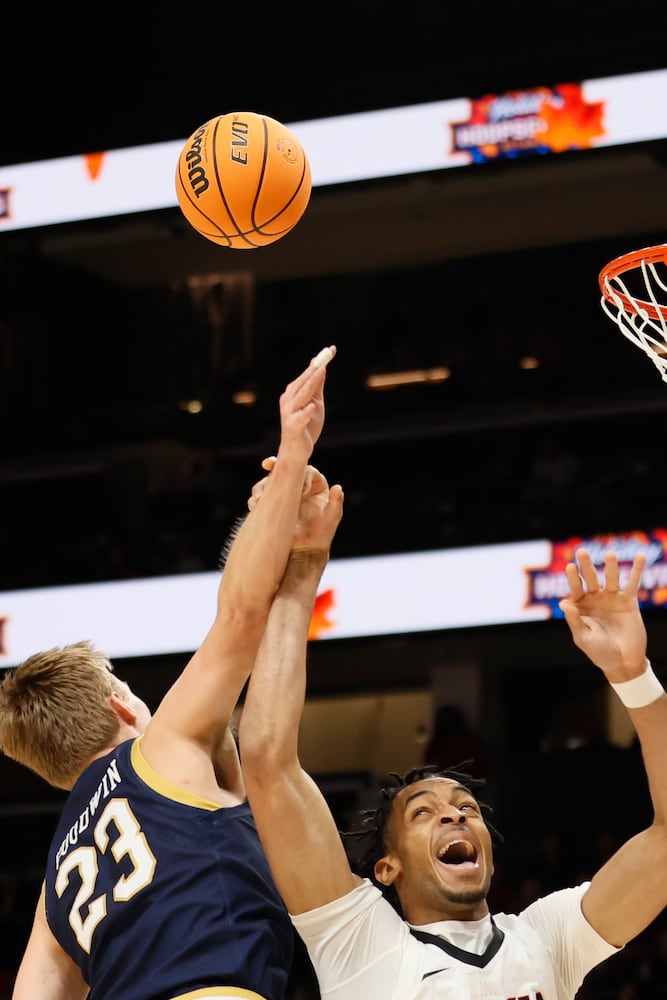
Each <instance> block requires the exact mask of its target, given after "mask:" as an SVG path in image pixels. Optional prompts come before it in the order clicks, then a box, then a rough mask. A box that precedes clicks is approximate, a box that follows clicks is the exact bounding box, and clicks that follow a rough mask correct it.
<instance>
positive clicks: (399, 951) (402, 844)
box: [239, 461, 667, 1000]
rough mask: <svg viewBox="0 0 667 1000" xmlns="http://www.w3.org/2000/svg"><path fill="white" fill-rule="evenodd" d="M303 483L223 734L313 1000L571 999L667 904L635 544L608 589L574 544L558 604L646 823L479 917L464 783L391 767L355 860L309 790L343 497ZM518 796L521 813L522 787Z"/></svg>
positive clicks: (488, 845) (482, 836) (484, 864)
mask: <svg viewBox="0 0 667 1000" xmlns="http://www.w3.org/2000/svg"><path fill="white" fill-rule="evenodd" d="M265 468H266V469H267V470H270V468H271V464H270V461H268V462H267V463H266V464H265ZM265 482H266V480H264V481H262V482H260V483H258V484H256V486H255V488H254V489H253V494H252V496H251V498H250V500H249V506H250V507H253V506H254V505H256V504H257V503H258V502H261V494H262V489H263V486H264V484H265ZM314 483H315V484H316V485H315V491H314V493H313V495H312V496H311V497H310V498H309V500H308V502H307V503H304V502H303V501H302V509H301V513H300V518H299V525H298V528H297V534H296V537H295V540H294V547H293V551H292V555H291V557H290V561H289V563H288V568H287V572H286V575H285V577H284V579H283V583H282V585H281V588H280V590H279V591H278V594H277V596H276V597H275V599H274V602H273V606H272V609H271V612H270V615H269V621H268V627H267V631H266V633H265V636H264V640H263V644H262V646H261V647H260V653H259V657H258V659H257V662H256V664H255V668H254V670H253V673H252V675H251V680H250V685H249V689H248V693H247V697H246V701H245V706H244V710H243V715H242V718H241V726H240V734H239V736H240V750H241V759H242V765H243V770H244V778H245V782H246V790H247V793H248V797H249V800H250V803H251V805H252V809H253V813H254V815H255V819H256V823H257V829H258V832H259V835H260V839H261V840H262V843H263V846H264V849H265V852H266V854H267V857H268V860H269V864H270V866H271V868H272V871H273V875H274V879H275V881H276V884H277V886H278V889H279V891H280V893H281V894H282V896H283V899H284V900H285V903H286V905H287V908H288V910H289V913H290V915H291V918H292V921H293V923H294V925H295V927H296V929H297V931H298V933H299V934H300V936H301V938H302V939H303V941H304V942H305V945H306V947H307V950H308V954H309V956H310V959H311V961H312V964H313V968H314V970H315V973H316V975H317V978H318V983H319V988H320V992H321V996H322V998H323V1000H427V998H430V1000H490V998H493V1000H506V998H507V1000H513V998H518V997H520V998H521V1000H573V998H574V997H575V995H576V993H577V991H578V989H579V987H580V986H581V984H582V982H583V980H584V978H585V977H586V975H587V974H588V973H589V972H590V971H591V970H592V969H593V968H594V967H595V966H597V965H599V964H600V963H601V962H603V961H604V960H606V959H607V958H609V957H610V956H612V955H615V954H616V953H617V952H618V951H619V950H620V949H621V948H623V946H624V945H625V944H627V943H628V942H629V941H631V940H632V939H633V938H635V937H636V936H637V935H638V934H640V933H641V932H642V931H643V930H644V929H645V928H647V927H648V925H649V924H650V923H651V922H652V921H653V920H654V919H655V918H656V917H657V916H658V914H659V913H660V912H661V911H662V910H663V908H664V907H665V905H666V904H667V879H665V878H664V877H663V874H662V873H664V872H665V871H666V870H667V867H666V866H667V827H666V825H665V819H666V816H667V739H665V733H667V696H666V695H665V692H664V690H663V688H662V685H661V684H660V682H659V681H658V679H657V678H656V676H655V675H654V673H653V671H652V669H651V666H650V663H649V662H648V660H647V658H646V645H647V637H646V631H645V627H644V622H643V620H642V617H641V613H640V610H639V603H638V599H637V593H638V587H639V583H640V577H641V572H642V569H643V566H644V556H643V554H639V555H637V557H636V558H635V560H634V563H633V565H632V569H631V571H630V573H629V576H628V578H627V581H625V580H624V581H623V583H622V584H621V579H620V574H619V565H618V562H617V559H616V556H615V555H614V554H613V553H612V552H608V553H606V558H605V582H604V584H603V585H601V584H600V583H599V581H598V576H597V572H596V570H595V567H594V565H593V563H592V561H591V558H590V555H589V554H588V552H587V551H585V550H583V549H580V550H579V551H578V553H577V562H578V566H577V564H575V563H570V564H569V565H568V566H567V570H566V573H567V579H568V584H569V589H570V594H569V596H568V597H566V598H565V599H564V600H563V601H562V602H561V608H562V610H563V612H564V615H565V619H566V622H567V624H568V626H569V628H570V631H571V634H572V637H573V639H574V642H575V644H576V645H577V646H578V647H579V648H580V649H581V650H582V651H583V652H584V653H586V655H587V656H588V657H589V659H590V660H591V661H592V663H593V664H594V665H595V666H596V667H598V668H599V669H600V670H601V671H602V672H603V673H604V675H605V677H606V678H607V681H608V682H609V683H610V684H611V686H612V687H613V688H614V690H615V692H616V695H617V696H618V697H619V698H620V700H621V701H622V702H623V703H624V704H625V706H626V707H627V710H628V712H629V715H630V718H631V720H632V722H633V724H634V727H635V729H636V732H637V735H638V738H639V741H640V743H641V748H642V752H643V758H644V762H645V767H646V773H647V777H648V783H649V787H650V793H651V798H652V803H653V809H654V818H653V822H652V823H651V824H650V826H648V827H647V828H646V829H644V830H640V831H637V833H636V835H635V836H633V837H632V838H631V839H630V840H629V841H628V842H627V843H625V844H623V846H622V847H621V848H620V849H619V850H618V851H617V852H616V854H614V856H613V857H611V858H610V859H609V860H608V861H607V862H606V864H604V866H603V867H602V868H601V869H600V870H599V871H598V872H597V873H596V874H595V875H594V876H593V878H592V879H591V880H590V881H586V882H584V883H583V884H581V885H575V886H572V887H571V888H567V889H563V890H559V891H555V892H552V893H550V894H548V895H546V896H545V897H543V898H542V899H539V900H538V901H536V902H534V903H532V904H531V905H529V906H527V907H526V908H525V909H524V910H523V911H522V912H520V913H519V914H517V915H513V914H504V913H495V914H491V913H490V911H489V906H488V903H487V894H488V892H489V887H490V885H491V880H492V876H493V870H494V862H493V848H492V840H493V830H492V829H491V827H490V826H489V825H488V824H487V822H486V820H485V810H484V807H483V806H481V805H480V803H479V801H478V799H477V797H476V795H475V793H474V788H475V786H476V785H477V784H479V782H478V781H475V780H468V778H467V777H466V776H465V775H459V774H457V773H454V772H446V771H445V772H441V771H439V772H431V771H429V769H423V768H422V769H418V770H415V771H412V772H410V773H409V774H408V775H406V776H404V777H403V778H398V776H397V780H396V784H395V785H394V786H393V787H391V788H389V789H385V790H383V791H382V793H381V795H380V802H379V805H378V808H377V809H376V810H372V811H371V810H368V811H366V813H365V824H364V825H363V828H364V829H365V830H366V834H367V837H366V839H367V852H366V857H365V859H364V863H362V864H361V866H360V872H359V873H357V872H354V871H353V870H352V868H351V866H350V863H349V861H348V855H347V853H346V851H345V849H344V846H343V842H342V840H341V836H340V834H339V832H338V830H337V828H336V825H335V821H334V819H333V817H332V815H331V812H330V810H329V808H328V806H327V804H326V802H325V799H324V797H323V796H322V794H321V792H320V791H319V789H318V787H317V785H316V784H315V782H314V781H313V780H312V779H311V778H310V777H309V776H308V774H306V773H305V772H304V771H303V769H302V768H301V766H300V763H299V758H298V729H299V720H300V716H301V712H302V709H303V704H304V696H305V689H306V649H307V633H308V625H309V622H310V618H311V614H312V610H313V603H314V600H315V597H316V593H317V587H318V584H319V581H320V578H321V574H322V572H323V571H324V568H325V566H326V563H327V560H328V556H329V549H330V546H331V543H332V540H333V537H334V535H335V531H336V528H337V526H338V523H339V521H340V519H341V516H342V504H343V498H342V490H341V488H340V487H339V486H333V487H332V488H331V489H330V488H329V486H328V484H327V483H326V480H325V479H324V477H323V476H319V477H315V479H314ZM454 763H455V762H454ZM610 780H613V777H612V776H610ZM636 795H637V790H636V789H634V788H628V787H620V788H619V789H618V803H619V809H629V810H632V808H633V802H634V801H635V799H636ZM567 807H568V806H567V802H564V803H563V808H567ZM516 808H517V809H519V810H524V811H525V815H526V823H527V824H530V822H531V799H530V790H529V789H526V798H525V801H518V802H517V803H516Z"/></svg>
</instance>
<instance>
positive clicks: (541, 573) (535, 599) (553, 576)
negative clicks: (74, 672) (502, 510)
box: [526, 528, 667, 618]
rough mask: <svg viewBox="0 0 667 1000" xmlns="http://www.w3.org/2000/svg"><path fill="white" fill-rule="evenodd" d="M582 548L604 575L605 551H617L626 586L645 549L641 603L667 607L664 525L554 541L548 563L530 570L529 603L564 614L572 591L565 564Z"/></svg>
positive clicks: (553, 614)
mask: <svg viewBox="0 0 667 1000" xmlns="http://www.w3.org/2000/svg"><path fill="white" fill-rule="evenodd" d="M580 548H584V549H588V551H589V552H590V555H591V559H592V560H593V565H594V566H595V568H596V569H597V571H598V573H599V574H600V576H601V578H604V554H605V552H607V551H612V552H615V553H616V556H617V558H618V564H619V581H620V585H621V588H623V587H624V586H625V583H626V581H627V578H628V574H629V573H630V569H631V567H632V562H633V560H634V558H635V556H636V555H637V553H639V552H644V553H645V555H646V565H645V566H644V571H643V573H642V575H641V581H640V584H639V606H640V607H641V608H664V607H667V530H665V529H663V528H658V529H656V530H655V531H652V532H650V533H649V532H645V531H633V532H631V533H630V534H627V535H593V536H592V537H591V538H569V539H568V540H567V541H564V542H553V544H552V546H551V551H552V556H551V560H550V562H549V563H548V565H546V566H541V567H539V568H537V569H527V570H526V575H527V577H528V600H527V601H526V607H534V606H536V605H539V606H540V607H548V608H549V609H550V610H551V617H552V618H562V617H563V612H562V611H561V610H560V608H559V607H558V604H559V602H560V601H561V600H562V599H563V598H564V597H567V596H568V594H569V593H570V588H569V586H568V583H567V577H566V575H565V566H566V565H567V563H569V562H574V561H575V553H576V551H577V549H580Z"/></svg>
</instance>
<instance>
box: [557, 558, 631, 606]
mask: <svg viewBox="0 0 667 1000" xmlns="http://www.w3.org/2000/svg"><path fill="white" fill-rule="evenodd" d="M575 557H576V562H571V563H568V564H567V566H566V567H565V573H566V576H567V581H568V584H569V587H570V596H571V598H572V600H574V601H578V600H580V599H581V598H582V597H583V596H584V594H586V593H588V594H597V593H599V592H600V591H601V590H604V592H605V593H606V594H618V593H623V594H626V595H629V596H631V597H636V596H637V593H638V591H639V585H640V583H641V575H642V572H643V571H644V567H645V565H646V553H645V552H637V554H636V555H635V557H634V560H633V562H632V567H631V569H630V572H629V574H628V576H627V579H626V580H625V586H624V587H621V567H620V565H619V562H618V556H617V554H616V552H613V551H611V550H608V551H607V552H605V554H604V584H601V583H600V579H599V577H598V572H597V570H596V568H595V566H594V564H593V560H592V559H591V555H590V553H589V551H588V550H587V549H584V548H581V549H577V552H576V553H575ZM584 584H585V585H586V586H585V588H584Z"/></svg>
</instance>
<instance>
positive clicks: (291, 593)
mask: <svg viewBox="0 0 667 1000" xmlns="http://www.w3.org/2000/svg"><path fill="white" fill-rule="evenodd" d="M326 562H327V554H326V553H322V552H305V551H300V552H296V553H293V554H292V555H291V556H290V559H289V562H288V566H287V570H286V572H285V576H284V579H283V581H282V584H281V586H280V590H279V591H278V593H277V595H276V597H275V599H274V601H273V604H272V606H271V611H270V613H269V618H268V623H267V627H266V630H265V632H264V636H263V639H262V643H261V646H260V649H259V653H258V656H257V659H256V662H255V667H254V669H253V672H252V675H251V678H250V683H249V686H248V693H247V697H246V702H245V705H244V708H243V713H242V716H241V723H240V727H239V742H240V746H241V756H242V762H243V765H244V767H245V765H246V762H247V761H248V760H249V759H250V755H251V754H252V755H253V756H254V755H257V759H259V760H260V761H263V762H265V763H268V759H269V758H270V759H271V760H272V761H273V763H274V764H275V763H276V761H277V759H278V758H279V759H280V761H281V766H284V765H285V764H286V763H288V762H292V763H294V762H295V761H296V760H297V757H298V731H299V723H300V720H301V713H302V711H303V705H304V699H305V694H306V653H307V640H308V629H309V626H310V621H311V617H312V613H313V606H314V603H315V598H316V596H317V588H318V586H319V582H320V579H321V576H322V572H323V571H324V568H325V566H326Z"/></svg>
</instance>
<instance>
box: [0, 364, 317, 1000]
mask: <svg viewBox="0 0 667 1000" xmlns="http://www.w3.org/2000/svg"><path fill="white" fill-rule="evenodd" d="M334 354H335V348H325V349H324V350H323V351H321V352H320V354H319V355H318V356H317V357H316V358H314V359H313V360H312V361H311V363H310V364H309V366H308V367H307V368H306V369H305V371H303V372H302V373H301V374H300V375H299V376H298V377H297V378H296V379H295V380H294V381H293V382H291V383H290V384H289V385H288V386H287V388H286V389H285V390H284V392H283V393H282V395H281V397H280V428H281V435H280V445H279V448H278V451H277V456H276V461H275V468H274V469H273V473H272V476H271V482H270V483H269V484H268V486H267V488H266V494H265V496H264V498H263V502H262V505H261V506H260V507H259V508H258V509H257V510H256V511H253V512H251V513H249V514H248V515H247V516H246V517H245V519H244V520H243V521H242V522H241V523H240V524H239V525H238V526H237V528H236V530H235V532H234V537H233V538H232V539H231V545H230V546H229V547H228V548H227V549H226V551H225V553H224V555H225V557H226V561H225V566H224V572H223V574H222V576H221V581H220V585H219V588H218V596H217V611H216V613H215V619H214V621H213V624H212V626H211V628H210V630H209V632H208V634H207V635H206V637H205V638H204V640H203V642H202V644H201V646H200V647H199V649H198V650H197V651H196V652H195V653H194V655H193V656H192V658H191V659H190V660H189V662H188V663H187V665H186V666H185V668H184V670H183V672H182V673H181V675H180V676H179V677H178V679H177V680H176V682H175V683H174V685H173V686H172V687H171V689H170V690H169V691H168V692H167V694H166V695H165V697H164V699H163V700H162V702H161V704H160V705H159V707H158V708H157V710H156V712H155V714H154V715H153V716H152V718H151V716H150V713H149V710H148V708H147V706H146V705H145V704H144V703H143V702H142V701H141V700H140V699H139V698H138V697H137V696H136V695H135V694H134V693H133V692H132V691H131V690H130V688H129V687H128V685H127V684H125V683H124V682H123V681H122V680H120V679H119V678H117V677H116V675H115V674H114V672H113V667H112V665H111V663H110V662H109V661H108V660H107V658H106V657H105V656H104V655H103V654H102V653H101V652H100V651H99V650H97V649H96V648H95V647H94V646H92V645H91V644H90V643H89V642H79V643H74V644H72V645H71V646H66V647H63V648H58V649H51V650H48V651H46V652H42V653H37V654H35V655H34V656H32V657H30V658H29V659H28V660H26V661H25V662H24V663H23V664H21V665H20V666H19V667H17V668H16V669H15V670H14V671H12V672H11V673H8V674H7V675H6V677H5V678H4V681H3V683H2V686H1V687H0V746H2V749H3V751H4V753H5V754H7V755H8V756H9V757H12V758H14V759H15V760H17V761H19V762H20V763H22V764H24V765H26V766H27V767H29V768H31V769H32V770H33V771H35V772H37V773H38V774H39V775H41V776H42V777H43V778H44V779H45V780H46V781H47V782H49V783H50V784H51V785H54V786H55V787H57V788H63V789H67V790H68V791H69V796H68V798H67V800H66V802H65V806H64V809H63V812H62V816H61V818H60V821H59V823H58V825H57V828H56V832H55V835H54V837H53V841H52V844H51V848H50V850H49V853H48V858H47V865H46V875H45V879H44V884H43V889H42V892H41V896H40V899H39V903H38V905H37V909H36V914H35V918H34V923H33V927H32V931H31V934H30V937H29V940H28V943H27V947H26V949H25V953H24V956H23V958H22V961H21V964H20V967H19V970H18V975H17V977H16V984H15V988H14V992H13V1000H79V998H80V1000H83V998H84V997H89V998H90V1000H112V998H114V997H117V998H118V1000H155V998H158V997H159V998H160V1000H176V998H178V1000H186V998H187V1000H191V998H192V1000H194V998H196V1000H213V998H215V1000H220V998H225V997H230V998H231V997H234V998H235V1000H239V998H248V1000H282V997H283V995H284V991H285V987H286V983H287V980H288V973H289V969H290V962H291V958H292V950H293V943H294V939H293V935H294V931H293V928H292V926H291V924H290V921H289V918H288V916H287V912H286V910H285V907H284V904H283V902H282V900H281V899H280V897H279V895H278V893H277V891H276V888H275V885H274V883H273V880H272V878H271V875H270V872H269V869H268V866H267V863H266V859H265V857H264V855H263V852H262V849H261V846H260V843H259V840H258V838H257V833H256V830H255V826H254V822H253V817H252V813H251V811H250V808H249V806H248V803H247V801H246V799H245V790H244V786H243V781H242V777H241V773H240V767H239V760H238V755H237V752H236V744H235V742H234V739H233V736H232V734H231V732H230V730H229V727H228V722H229V719H230V716H231V713H232V711H233V709H234V707H235V705H236V702H237V699H238V697H239V694H240V692H241V690H242V688H243V685H244V684H245V682H246V680H247V678H248V674H249V672H250V669H251V667H252V665H253V663H254V661H255V657H256V654H257V649H258V646H259V643H260V640H261V637H262V634H263V632H264V628H265V626H266V621H267V615H268V613H269V608H270V606H271V602H272V599H273V597H274V595H275V593H276V591H277V589H278V586H279V584H280V581H281V579H282V577H283V574H284V572H285V566H286V563H287V559H288V556H289V552H290V546H291V544H292V539H293V536H294V532H295V526H296V522H297V514H298V509H299V503H300V498H301V494H302V491H303V489H304V488H305V487H306V482H307V474H308V464H307V463H308V460H309V458H310V455H311V453H312V451H313V447H314V445H315V443H316V441H317V440H318V438H319V436H320V433H321V431H322V427H323V423H324V382H325V370H326V364H327V363H328V361H329V360H331V358H332V357H333V355H334ZM137 613H138V614H139V613H140V609H137ZM183 613H184V614H187V608H184V609H183Z"/></svg>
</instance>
